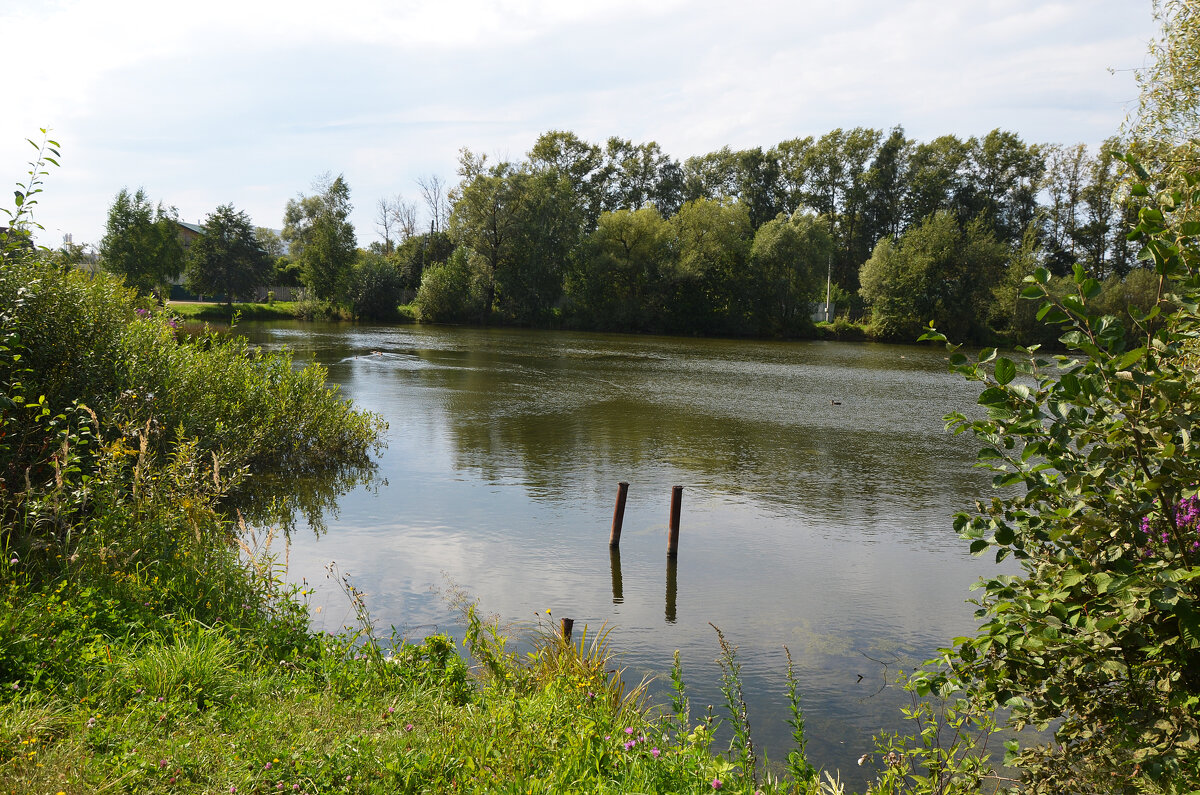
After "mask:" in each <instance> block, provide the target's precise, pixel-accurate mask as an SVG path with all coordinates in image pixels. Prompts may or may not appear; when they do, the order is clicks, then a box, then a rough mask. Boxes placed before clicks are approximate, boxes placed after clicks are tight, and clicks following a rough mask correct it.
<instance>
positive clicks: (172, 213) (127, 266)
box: [100, 188, 184, 295]
mask: <svg viewBox="0 0 1200 795" xmlns="http://www.w3.org/2000/svg"><path fill="white" fill-rule="evenodd" d="M176 219H177V213H176V210H175V208H174V207H170V208H168V207H164V206H163V204H162V202H159V203H158V206H157V207H153V206H151V204H150V199H149V198H148V197H147V196H146V192H145V191H144V190H142V189H141V188H138V189H137V192H136V193H133V194H131V193H130V192H129V191H128V190H126V189H125V188H122V189H121V190H120V192H118V193H117V196H116V198H115V199H114V200H113V203H112V206H111V207H109V209H108V223H107V225H106V226H105V232H104V237H103V238H102V239H101V241H100V261H101V263H102V264H103V265H104V268H105V269H106V270H108V271H110V272H112V273H117V274H120V275H122V276H124V277H125V283H126V284H128V285H129V286H130V287H133V288H134V289H136V290H137V291H138V292H139V293H141V294H143V295H146V294H149V293H150V292H151V291H153V290H155V289H156V288H159V287H161V286H162V285H164V284H166V283H167V282H168V281H169V280H171V279H174V278H176V277H177V276H179V273H180V271H182V270H183V265H184V252H183V243H182V242H181V241H180V238H179V226H178V223H177V220H176Z"/></svg>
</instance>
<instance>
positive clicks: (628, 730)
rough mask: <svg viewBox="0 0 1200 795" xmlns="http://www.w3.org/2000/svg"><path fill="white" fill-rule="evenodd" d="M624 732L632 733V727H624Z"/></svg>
mask: <svg viewBox="0 0 1200 795" xmlns="http://www.w3.org/2000/svg"><path fill="white" fill-rule="evenodd" d="M625 733H626V734H633V727H632V726H631V727H629V728H628V729H626V730H625Z"/></svg>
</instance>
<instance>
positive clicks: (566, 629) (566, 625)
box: [562, 618, 575, 643]
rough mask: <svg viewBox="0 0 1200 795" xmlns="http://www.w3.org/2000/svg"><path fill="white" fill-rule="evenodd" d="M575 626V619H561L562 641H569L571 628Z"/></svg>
mask: <svg viewBox="0 0 1200 795" xmlns="http://www.w3.org/2000/svg"><path fill="white" fill-rule="evenodd" d="M574 628H575V619H573V618H564V619H563V620H562V639H563V642H564V643H570V642H571V630H572V629H574Z"/></svg>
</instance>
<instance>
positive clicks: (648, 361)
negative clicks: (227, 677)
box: [241, 323, 991, 783]
mask: <svg viewBox="0 0 1200 795" xmlns="http://www.w3.org/2000/svg"><path fill="white" fill-rule="evenodd" d="M241 328H242V330H243V332H244V333H246V334H247V335H248V336H250V337H251V339H252V340H254V341H255V342H257V343H259V344H262V345H264V346H266V347H278V346H285V345H286V346H288V347H290V348H291V349H292V350H293V351H295V352H296V353H297V357H298V358H299V359H301V360H304V359H310V358H311V359H315V360H316V361H319V362H321V363H322V364H324V365H325V366H326V367H328V368H329V373H330V378H331V380H332V381H334V382H336V383H338V384H340V385H341V387H342V390H343V392H344V394H345V395H346V396H348V397H350V398H352V399H353V400H354V401H355V403H356V404H358V405H359V406H360V407H362V408H365V409H369V410H371V411H375V412H378V413H380V414H382V415H383V416H384V417H385V418H386V419H387V421H388V422H389V423H390V430H389V432H388V439H387V442H388V447H387V450H386V451H385V452H384V454H383V455H382V456H381V457H380V459H379V469H380V472H379V474H380V476H381V478H382V479H383V480H384V481H385V482H381V483H380V484H377V486H376V487H374V488H364V489H361V490H359V491H356V492H353V493H350V494H347V495H346V496H344V497H343V498H342V499H341V500H340V502H339V511H338V515H337V516H332V517H328V520H327V524H328V532H327V533H326V534H325V535H323V536H320V537H317V536H316V535H315V534H313V533H305V532H303V531H302V532H299V533H297V534H296V535H295V536H294V537H293V539H292V544H291V547H290V551H289V576H290V577H291V578H293V579H294V580H296V581H300V580H306V581H307V582H309V583H310V584H312V585H315V586H317V588H318V591H317V596H316V602H315V604H316V606H318V607H319V608H320V609H321V613H319V614H318V615H317V616H316V623H317V624H318V626H323V627H325V628H329V629H337V628H338V627H340V626H341V625H342V624H343V623H346V622H350V621H351V614H350V611H349V610H348V607H347V604H346V601H345V599H344V597H342V595H341V594H340V592H339V591H338V590H337V588H336V586H335V585H334V583H333V582H332V581H330V580H329V579H328V578H327V577H326V574H325V570H324V567H325V565H326V564H327V563H329V562H330V561H336V563H337V565H338V567H339V568H340V569H341V571H343V572H346V573H349V574H350V575H351V576H352V578H353V581H354V582H355V584H356V585H358V586H359V587H360V588H361V589H363V590H364V591H365V592H366V593H367V594H368V601H369V606H370V608H371V611H372V613H373V615H374V618H375V619H376V621H377V624H378V625H379V626H381V627H387V626H389V625H394V626H395V627H397V628H398V629H400V630H402V631H405V632H406V633H407V634H408V636H409V637H412V638H419V637H421V636H423V635H425V634H429V633H430V632H433V631H443V632H449V633H450V634H453V635H456V636H458V637H461V628H460V627H459V626H458V624H457V622H456V618H455V615H454V614H453V613H452V612H451V610H450V609H449V608H448V607H447V605H446V602H445V598H444V597H443V596H442V595H440V594H439V592H438V589H444V587H445V586H446V583H447V582H451V583H453V584H454V585H456V586H459V587H461V588H464V589H466V590H467V591H469V592H470V593H471V594H472V595H474V596H476V597H478V598H479V600H480V602H481V606H482V607H483V609H484V610H485V611H486V612H492V613H496V614H499V615H500V617H501V618H502V619H504V620H506V621H515V622H532V621H535V620H536V618H537V617H536V616H535V615H534V614H535V611H536V612H541V611H544V610H546V609H547V608H549V609H552V611H553V615H554V618H555V619H557V618H559V617H560V616H569V617H571V618H574V619H575V622H576V626H577V627H578V626H580V625H582V624H583V623H587V624H588V625H589V626H590V627H598V626H599V625H601V624H604V623H605V622H607V623H608V624H609V625H611V626H613V627H614V628H615V629H614V631H613V634H612V640H613V643H614V646H615V648H616V649H617V650H619V652H620V662H621V664H623V665H624V666H626V668H627V669H628V673H627V678H628V679H630V680H632V681H634V682H636V681H637V680H639V679H640V678H641V676H642V675H644V674H651V675H657V676H659V681H658V683H656V685H655V686H654V687H653V688H652V689H653V690H654V692H656V693H658V694H659V695H662V694H663V693H664V688H663V685H662V683H663V682H665V681H668V680H667V677H666V675H665V674H666V672H667V671H669V668H670V664H671V658H672V653H673V652H674V651H675V650H676V649H678V650H679V651H680V653H681V656H682V661H683V670H684V677H685V680H686V681H687V683H688V685H689V690H690V693H689V694H690V696H691V697H692V703H693V710H694V712H695V711H697V710H702V709H703V707H704V706H705V705H707V704H714V705H718V706H719V705H720V703H721V695H720V692H719V689H718V687H719V681H718V677H719V669H718V667H717V665H716V663H715V658H716V655H717V652H718V646H717V641H716V637H715V633H714V632H713V629H712V628H711V627H710V626H709V622H712V623H714V624H716V625H717V626H719V627H721V629H722V630H723V631H724V632H725V634H726V636H727V638H728V639H729V640H730V642H732V643H734V644H736V645H737V646H738V648H739V654H740V659H741V662H742V665H743V673H744V675H745V685H746V688H747V695H748V701H749V705H750V722H751V726H752V728H753V730H754V735H755V739H756V740H757V741H758V743H759V744H760V745H761V746H764V747H765V749H766V751H767V752H768V755H769V756H770V757H771V758H773V759H776V760H782V759H783V758H784V756H785V754H786V752H787V750H788V748H789V745H788V731H789V729H788V727H787V726H786V725H785V723H784V720H785V719H786V717H787V711H786V702H785V700H784V697H783V694H784V686H785V680H784V671H785V666H786V662H785V658H784V653H783V648H782V647H783V645H785V644H786V645H787V646H788V647H789V648H790V649H791V651H792V655H793V657H794V658H795V661H796V670H797V674H798V677H799V681H800V687H801V690H802V692H803V697H804V708H805V711H806V717H807V722H808V735H809V750H810V754H811V756H812V758H813V759H814V761H815V762H816V763H817V764H818V765H826V766H836V767H840V768H841V769H842V771H843V779H844V780H847V781H848V782H851V783H853V782H857V781H858V780H859V778H860V777H861V775H862V774H861V771H860V770H859V769H858V768H857V767H856V766H855V765H854V760H855V759H857V757H858V756H859V755H860V754H862V753H864V752H867V751H870V750H871V735H872V734H873V733H875V732H878V731H880V730H881V729H896V728H900V727H901V721H900V720H899V715H898V706H899V705H900V704H901V703H904V701H905V699H904V694H903V693H902V692H899V691H898V690H897V689H896V688H895V687H891V686H888V683H889V681H890V680H891V679H892V678H893V677H894V675H895V674H896V673H897V671H898V670H899V669H900V668H902V667H911V665H912V664H913V663H914V662H915V661H918V660H920V659H924V658H926V657H928V656H930V655H931V653H932V652H933V651H934V650H935V649H936V648H937V647H938V646H939V645H940V644H944V643H946V642H947V641H948V640H949V639H950V638H951V637H953V636H955V635H962V634H967V633H969V632H971V630H972V629H973V626H974V623H973V619H972V609H973V608H972V607H971V605H969V604H966V602H965V600H966V599H968V598H969V597H970V593H969V586H970V584H971V583H972V582H973V581H974V580H975V579H977V578H978V576H979V575H981V574H984V573H987V572H988V571H989V569H990V568H991V564H990V563H989V562H988V561H987V560H986V559H977V558H972V557H971V556H970V555H968V554H967V552H966V547H965V544H963V543H962V542H960V541H959V540H958V539H957V538H956V537H955V535H954V533H953V529H952V526H951V514H952V513H953V511H955V510H957V509H960V508H963V507H966V506H968V505H970V504H971V502H972V500H973V499H974V498H975V497H976V496H979V495H982V494H986V493H987V492H988V491H989V490H990V485H989V484H990V480H989V477H988V476H987V475H986V473H983V472H980V471H978V470H974V469H972V467H971V464H972V462H973V459H974V448H973V445H972V442H971V441H970V440H969V439H966V438H962V437H953V436H951V435H949V434H947V433H946V432H945V431H944V430H943V422H942V419H941V417H942V416H943V415H944V414H946V413H947V412H948V411H951V410H954V409H959V410H968V409H969V408H970V407H971V406H972V405H974V403H975V398H976V396H977V394H978V393H977V389H976V387H974V386H973V385H971V384H968V383H965V382H963V381H962V380H961V379H959V378H957V377H956V376H953V375H951V374H949V373H947V372H946V362H945V361H944V358H943V354H944V351H942V350H941V349H934V350H924V349H916V348H909V347H896V346H887V345H874V344H844V343H831V342H799V343H762V342H746V341H725V340H692V339H680V338H666V337H631V336H615V335H592V334H574V333H555V332H526V331H514V330H488V329H457V328H428V327H414V326H400V327H371V326H348V325H320V324H311V323H310V324H303V325H300V324H295V325H292V324H272V325H258V324H249V323H248V324H244V325H243V326H242V327H241ZM373 352H378V353H373ZM833 401H838V402H840V405H834V404H833ZM622 480H624V481H628V482H629V483H630V484H631V485H630V488H629V499H628V505H627V508H626V512H625V529H624V534H623V536H622V542H621V548H620V554H619V556H616V557H612V556H610V554H609V548H608V543H607V541H608V533H609V526H610V523H611V519H612V511H613V502H614V499H615V496H616V489H617V483H618V481H622ZM674 485H682V486H683V487H684V497H683V518H682V522H681V526H682V529H681V534H680V535H681V540H680V552H679V559H678V565H677V568H676V569H675V570H674V571H669V569H668V565H667V558H666V533H667V524H668V519H669V508H670V494H671V487H672V486H674ZM860 675H861V679H860ZM760 755H761V754H760Z"/></svg>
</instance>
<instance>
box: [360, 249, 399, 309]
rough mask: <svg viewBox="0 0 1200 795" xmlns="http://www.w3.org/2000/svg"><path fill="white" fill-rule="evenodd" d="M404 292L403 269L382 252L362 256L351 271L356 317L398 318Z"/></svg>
mask: <svg viewBox="0 0 1200 795" xmlns="http://www.w3.org/2000/svg"><path fill="white" fill-rule="evenodd" d="M402 292H403V284H402V280H401V275H400V271H399V270H397V268H396V266H395V265H393V264H392V263H391V262H389V261H388V260H386V259H384V258H383V257H381V256H378V255H371V254H368V255H365V256H362V257H360V259H359V261H358V262H357V263H356V264H355V266H354V270H353V271H352V272H351V274H350V289H349V295H350V310H351V312H353V313H354V316H355V317H356V318H364V319H367V320H393V319H395V317H396V307H397V306H398V305H399V304H400V298H401V293H402Z"/></svg>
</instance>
